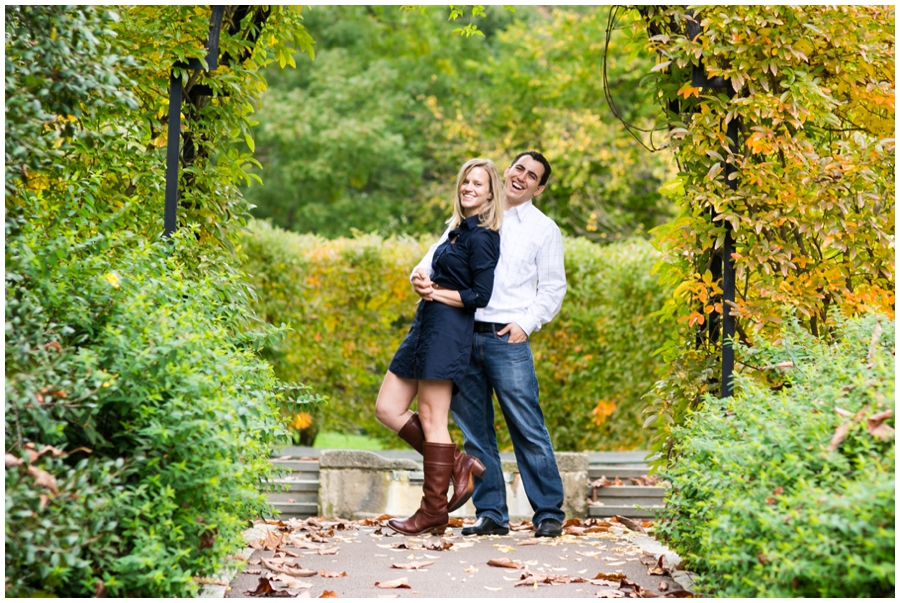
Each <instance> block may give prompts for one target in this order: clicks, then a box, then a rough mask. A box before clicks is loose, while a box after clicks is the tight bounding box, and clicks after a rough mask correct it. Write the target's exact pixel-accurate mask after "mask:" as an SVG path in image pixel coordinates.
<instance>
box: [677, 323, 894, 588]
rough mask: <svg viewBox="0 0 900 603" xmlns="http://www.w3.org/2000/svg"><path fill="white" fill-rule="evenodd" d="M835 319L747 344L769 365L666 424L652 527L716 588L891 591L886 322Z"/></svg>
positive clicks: (890, 376)
mask: <svg viewBox="0 0 900 603" xmlns="http://www.w3.org/2000/svg"><path fill="white" fill-rule="evenodd" d="M836 320H837V325H836V333H838V335H836V340H835V341H833V342H823V341H818V340H816V339H814V338H813V337H812V336H811V335H809V334H808V333H806V332H805V331H804V330H803V329H801V328H800V327H799V326H798V325H797V324H793V325H789V326H788V327H787V328H785V330H784V332H783V335H782V338H781V341H780V342H779V343H778V344H777V345H764V346H761V347H760V348H759V349H750V350H745V353H747V354H748V357H747V364H748V365H750V366H752V367H756V368H757V369H764V370H758V371H755V370H748V369H745V370H744V371H743V372H742V373H740V374H738V376H737V378H736V391H737V394H736V395H735V396H734V398H732V399H730V400H728V401H727V402H725V401H721V400H717V399H711V398H707V399H706V401H705V408H704V409H703V410H700V411H698V412H695V413H694V414H693V415H692V416H691V417H690V419H689V420H688V422H687V424H686V425H684V426H681V427H676V428H675V429H674V433H673V435H674V437H675V441H676V442H677V444H676V449H675V450H676V453H677V455H678V456H677V458H676V459H675V460H674V463H673V464H672V465H671V466H670V467H669V468H668V469H666V470H665V472H664V473H665V477H667V478H668V479H670V480H671V482H672V485H673V487H672V488H671V489H670V491H669V494H668V495H667V497H666V510H665V513H664V515H663V518H664V519H665V520H666V521H663V522H662V523H661V524H660V527H659V534H660V535H662V536H663V537H665V538H666V539H667V540H668V542H669V544H670V545H671V546H672V547H673V548H674V549H675V550H677V551H679V553H681V554H682V555H683V557H684V558H685V560H686V561H687V563H688V565H689V567H690V568H691V569H694V570H695V571H697V572H699V573H700V574H701V577H702V581H701V585H702V586H703V588H704V589H705V590H706V592H708V593H710V594H713V595H715V596H724V597H840V598H843V597H893V596H894V586H895V584H894V569H895V565H894V517H895V516H894V485H895V482H894V435H893V430H892V428H891V427H882V428H881V429H883V430H884V431H885V432H886V433H885V435H886V439H881V438H879V437H876V436H875V435H873V434H872V433H870V429H869V428H870V427H871V428H874V427H875V426H876V424H877V422H878V421H877V420H876V421H874V422H872V425H869V419H870V418H871V417H873V416H874V415H876V414H878V413H880V412H884V411H888V410H889V411H891V413H892V412H893V408H894V354H895V347H894V346H895V344H894V324H893V322H892V321H891V320H890V319H888V318H886V317H884V316H881V315H867V316H863V317H858V318H852V319H843V318H841V317H837V319H836ZM876 331H877V332H876ZM786 364H793V365H794V367H793V368H769V367H776V366H777V365H781V366H782V367H783V366H785V365H786ZM886 424H889V425H890V426H893V424H894V419H893V417H892V414H891V418H889V419H888V420H887V422H886ZM842 426H845V427H842ZM844 429H846V435H845V437H844V439H843V440H842V441H839V440H836V439H835V434H836V433H839V432H841V431H843V430H844ZM838 442H839V443H838Z"/></svg>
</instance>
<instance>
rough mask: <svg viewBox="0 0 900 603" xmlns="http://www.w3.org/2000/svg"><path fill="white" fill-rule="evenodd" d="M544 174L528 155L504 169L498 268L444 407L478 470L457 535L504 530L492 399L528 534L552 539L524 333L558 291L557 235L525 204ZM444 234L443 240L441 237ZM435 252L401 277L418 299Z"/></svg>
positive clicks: (542, 164)
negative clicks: (527, 509) (521, 494)
mask: <svg viewBox="0 0 900 603" xmlns="http://www.w3.org/2000/svg"><path fill="white" fill-rule="evenodd" d="M549 177H550V164H549V162H548V161H547V159H546V158H544V156H543V155H541V154H540V153H538V152H536V151H527V152H524V153H520V154H519V155H518V156H517V157H516V158H515V160H514V161H513V163H512V165H511V166H510V167H509V168H507V170H506V172H504V178H505V179H506V184H505V190H506V211H504V214H503V226H502V227H501V230H500V261H499V262H498V264H497V267H496V269H495V271H494V288H493V293H492V294H491V299H490V302H489V303H488V305H487V306H486V307H485V308H482V309H479V310H476V312H475V341H474V345H473V347H472V357H471V361H470V363H469V369H468V372H467V374H466V376H465V378H464V380H463V382H462V383H461V384H460V388H459V392H458V393H457V394H456V395H455V396H453V401H452V403H451V406H450V410H451V412H452V413H453V418H454V419H455V420H456V423H457V425H459V427H460V429H462V432H463V435H464V436H465V439H466V442H465V449H466V452H467V453H468V454H471V455H472V456H474V457H476V458H478V460H480V461H481V462H482V463H483V464H484V466H485V468H486V471H485V473H484V475H483V476H482V478H481V479H480V480H477V481H476V483H475V491H474V494H473V496H472V502H473V503H474V505H475V510H476V514H477V516H478V519H477V521H476V522H475V524H474V525H472V526H469V527H466V528H464V529H463V531H462V533H463V535H464V536H468V535H473V534H474V535H489V534H499V535H503V534H507V533H509V511H508V509H507V506H506V484H505V482H504V479H503V471H502V469H501V465H500V454H499V452H498V449H497V437H496V434H495V433H494V405H493V393H496V394H497V400H498V401H499V403H500V409H501V410H502V412H503V416H504V418H505V419H506V425H507V427H508V428H509V434H510V438H511V439H512V443H513V448H514V450H515V454H516V462H517V463H518V466H519V474H520V475H521V478H522V483H523V485H524V486H525V494H526V495H527V496H528V502H529V503H531V507H532V509H533V510H534V515H533V516H532V523H533V524H534V525H535V527H536V530H535V536H539V537H553V536H559V535H560V534H561V533H562V522H563V520H564V519H565V512H563V511H562V503H563V487H562V478H561V477H560V475H559V469H558V467H557V466H556V456H555V455H554V453H553V446H552V444H551V443H550V435H549V433H548V432H547V428H546V427H545V426H544V413H543V412H542V410H541V405H540V401H539V391H538V383H537V377H536V375H535V371H534V358H533V357H532V355H531V347H530V346H529V343H528V336H529V335H530V334H531V333H533V332H534V331H536V330H538V329H540V328H541V326H542V325H544V324H546V323H548V322H550V320H551V319H552V318H553V317H554V316H556V314H557V312H559V309H560V307H561V305H562V300H563V297H564V296H565V294H566V272H565V266H564V264H563V245H562V235H561V234H560V231H559V227H558V226H557V225H556V224H555V223H554V222H553V220H551V219H550V218H548V217H547V216H545V215H544V214H543V212H541V211H540V210H539V209H538V208H536V207H535V206H534V204H533V203H532V199H533V198H534V197H536V196H537V195H539V194H541V192H543V190H544V187H545V186H546V184H547V179H548V178H549ZM445 236H446V233H445ZM436 247H437V246H436V245H435V246H434V247H432V249H431V250H430V251H429V253H428V254H427V255H426V256H425V258H424V259H423V260H422V262H420V263H419V265H418V266H416V268H415V270H414V271H413V274H412V276H411V280H412V283H413V287H414V288H415V290H416V293H418V294H419V295H420V296H422V297H423V298H427V297H428V296H429V295H430V294H431V292H432V290H433V289H432V284H431V279H430V275H431V259H432V253H433V250H434V249H435V248H436Z"/></svg>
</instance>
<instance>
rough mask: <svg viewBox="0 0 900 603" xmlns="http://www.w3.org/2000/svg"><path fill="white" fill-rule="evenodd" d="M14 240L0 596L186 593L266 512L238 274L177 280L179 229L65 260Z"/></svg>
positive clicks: (47, 248)
mask: <svg viewBox="0 0 900 603" xmlns="http://www.w3.org/2000/svg"><path fill="white" fill-rule="evenodd" d="M16 234H17V236H16V237H14V239H13V242H12V243H9V242H8V249H7V252H8V256H7V286H8V288H7V294H8V296H7V316H6V320H7V322H6V324H7V330H6V345H7V348H6V349H7V354H6V370H7V382H6V451H7V465H8V467H7V471H6V514H7V523H6V573H7V576H8V577H14V579H13V580H11V582H10V583H9V584H8V585H7V595H8V596H27V595H30V594H37V593H45V594H46V593H55V594H60V595H62V594H64V595H66V596H85V595H91V594H94V592H95V588H96V585H97V584H98V583H102V584H103V587H104V588H105V589H106V593H107V594H109V595H113V596H125V595H127V596H177V595H181V596H183V595H187V594H191V593H193V592H195V588H196V586H195V584H194V582H193V580H192V577H194V576H208V575H212V574H213V573H215V572H216V571H217V570H219V569H220V568H221V567H222V563H223V561H222V560H223V558H224V557H225V556H226V555H228V554H229V553H232V552H233V551H234V550H236V548H238V547H240V546H241V542H242V541H241V536H240V531H241V529H242V528H243V527H244V525H245V522H246V520H247V519H248V518H250V517H253V516H256V515H258V514H260V513H264V512H266V511H267V508H268V507H267V503H266V498H265V496H264V495H263V494H261V493H260V485H261V483H263V482H264V481H265V480H266V479H267V477H268V475H269V473H270V466H269V463H268V457H269V455H270V451H271V449H272V448H273V447H274V446H276V445H277V444H278V440H279V436H282V437H283V435H284V433H285V432H284V429H283V427H282V426H281V421H280V418H279V408H278V404H277V400H276V395H275V394H273V391H274V390H276V389H277V387H278V384H277V382H276V379H275V376H274V374H273V372H272V369H271V367H270V366H269V365H268V364H267V363H266V362H264V361H262V360H261V359H260V358H259V357H258V355H257V354H256V348H257V347H258V345H259V344H260V343H261V342H260V341H259V338H260V336H254V335H251V334H247V333H245V332H244V329H245V325H244V324H243V323H244V320H245V319H244V317H243V314H242V312H241V309H242V308H243V306H242V305H241V304H240V303H235V302H236V300H235V298H234V295H233V293H232V291H234V290H235V289H236V288H237V283H236V282H235V281H236V277H231V279H230V280H229V278H227V277H225V276H224V275H222V274H218V275H215V276H216V278H213V277H212V276H207V277H206V278H203V277H201V278H194V279H188V278H185V272H186V269H187V268H188V266H190V264H192V263H193V260H191V259H190V258H191V256H193V254H194V253H196V251H197V249H196V247H197V244H196V243H195V242H192V239H193V235H192V233H189V232H185V233H184V234H183V235H179V236H178V237H177V240H176V242H175V244H174V246H171V247H170V246H169V245H167V244H165V243H159V244H157V245H152V246H146V247H144V248H143V249H128V248H122V249H119V248H117V246H116V245H115V244H110V243H111V241H110V240H109V239H108V238H107V239H103V240H101V241H98V242H97V243H96V244H97V245H101V246H102V245H103V244H109V247H108V248H107V250H106V251H107V253H105V254H97V253H84V254H78V253H74V254H72V257H69V258H66V259H64V260H60V259H58V258H56V254H55V250H54V249H53V247H52V246H51V245H42V246H41V247H31V246H30V245H29V243H31V242H33V241H34V238H33V237H34V236H35V235H34V234H33V230H32V233H27V232H26V233H16ZM129 242H130V241H129ZM196 272H197V271H196V268H195V269H194V273H195V274H196ZM11 282H13V283H17V284H18V286H15V287H10V286H9V285H10V283H11ZM281 443H283V440H282V441H281ZM46 446H51V447H53V450H49V451H48V452H46V453H44V454H43V455H40V456H39V457H38V458H35V459H34V460H33V461H32V460H31V457H32V456H33V455H34V454H35V452H39V451H40V450H42V449H44V448H45V447H46ZM54 452H56V454H54ZM10 454H11V455H12V459H11V457H10ZM15 459H18V461H16V460H15ZM11 460H12V463H13V466H9V465H10V462H11ZM18 462H21V464H18ZM45 472H46V473H45ZM41 476H44V477H43V480H42V479H41ZM53 482H55V484H54V483H53Z"/></svg>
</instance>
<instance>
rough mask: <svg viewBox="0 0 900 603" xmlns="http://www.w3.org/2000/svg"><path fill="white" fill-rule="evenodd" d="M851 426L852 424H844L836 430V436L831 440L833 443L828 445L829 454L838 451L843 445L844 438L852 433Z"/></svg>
mask: <svg viewBox="0 0 900 603" xmlns="http://www.w3.org/2000/svg"><path fill="white" fill-rule="evenodd" d="M850 425H851V424H850V423H844V424H843V425H841V426H840V427H838V428H837V429H835V430H834V436H833V437H832V438H831V443H830V444H828V452H834V451H835V450H837V448H838V446H840V445H841V442H843V441H844V438H846V437H847V432H849V431H850Z"/></svg>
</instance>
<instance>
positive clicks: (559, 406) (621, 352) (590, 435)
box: [243, 221, 668, 450]
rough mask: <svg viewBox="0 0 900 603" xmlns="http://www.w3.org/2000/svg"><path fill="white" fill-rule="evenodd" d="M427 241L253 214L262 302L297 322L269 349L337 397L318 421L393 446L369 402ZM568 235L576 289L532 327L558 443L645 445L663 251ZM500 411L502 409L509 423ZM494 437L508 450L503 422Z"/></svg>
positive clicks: (247, 246)
mask: <svg viewBox="0 0 900 603" xmlns="http://www.w3.org/2000/svg"><path fill="white" fill-rule="evenodd" d="M429 242H430V241H429ZM429 242H424V241H413V240H409V239H402V238H395V237H391V238H387V239H385V238H381V237H379V236H376V235H360V236H357V237H356V238H353V239H336V240H325V239H322V238H317V237H315V236H312V235H297V234H294V233H289V232H286V231H283V230H281V229H279V228H275V227H272V226H271V225H269V224H268V223H266V222H261V221H256V222H252V223H251V225H250V228H249V234H248V235H247V236H246V238H245V239H244V241H243V251H244V252H245V253H246V255H247V257H248V261H247V263H246V264H245V266H244V269H245V271H246V272H247V273H248V274H249V275H251V277H252V279H253V281H254V285H255V286H256V288H257V290H258V291H259V305H258V307H257V312H258V314H259V315H260V316H264V317H265V318H266V320H267V321H269V322H270V323H272V324H276V325H278V324H281V323H286V324H289V325H290V326H291V327H292V329H293V330H292V332H291V333H290V334H289V336H288V337H286V338H285V339H284V340H282V341H281V342H279V343H278V344H276V345H274V346H273V347H272V348H271V349H269V350H268V351H267V354H268V356H267V357H268V358H269V359H270V360H271V361H272V363H273V365H274V366H275V371H276V373H277V374H278V375H279V377H281V378H284V379H292V380H299V381H302V382H304V383H307V384H309V385H311V386H312V387H314V389H315V390H316V391H317V392H320V393H323V394H325V395H327V396H328V397H329V398H330V399H331V400H332V403H331V404H328V405H325V406H323V407H322V408H321V409H320V411H319V412H318V414H317V415H316V422H317V425H318V427H319V428H321V429H323V430H326V431H337V432H341V433H354V432H355V433H364V434H368V435H373V436H376V437H378V438H380V439H382V440H384V441H385V442H386V443H387V444H388V445H397V440H396V437H395V436H394V435H393V433H392V432H390V430H388V429H386V428H384V427H383V426H382V425H381V424H380V423H378V421H377V420H376V419H375V415H374V411H373V409H374V403H375V398H376V397H377V395H378V388H379V386H380V384H381V380H382V378H383V377H384V374H385V372H386V371H387V367H388V365H389V363H390V361H391V358H392V356H393V354H394V352H395V351H396V349H397V346H398V345H399V344H400V342H401V341H402V340H403V337H404V336H405V335H406V333H407V331H408V330H409V324H410V322H411V321H412V318H413V315H414V313H415V310H416V301H417V299H418V297H417V296H416V295H415V293H414V292H413V290H412V286H411V285H410V283H409V273H410V272H411V271H412V268H413V266H415V265H416V264H417V263H418V262H419V260H420V259H421V258H422V256H423V255H424V253H425V252H426V251H427V249H428V243H429ZM565 245H566V267H567V278H568V285H569V289H568V293H567V295H566V299H565V301H564V302H563V306H562V311H561V312H560V314H559V315H558V316H557V317H556V318H555V319H554V320H553V321H552V322H550V323H549V324H548V325H545V326H544V328H543V329H541V330H540V331H538V332H536V333H534V334H533V336H532V348H533V350H534V354H535V362H536V366H537V372H538V379H539V381H540V384H541V397H542V401H543V407H544V413H545V416H546V421H547V425H548V426H550V435H551V437H552V438H553V442H554V445H555V446H556V448H557V449H560V450H580V449H631V448H635V447H639V446H642V445H644V443H645V441H646V439H645V435H644V432H643V431H642V429H641V417H640V412H641V410H642V408H643V403H642V401H641V396H642V395H643V394H644V393H645V392H646V391H648V390H649V389H650V388H651V387H652V385H653V382H654V381H655V380H656V379H657V378H658V377H659V375H660V374H661V371H662V365H661V361H660V360H659V359H658V358H654V357H653V356H652V351H653V350H655V349H657V348H658V347H660V346H661V345H662V343H663V341H664V340H665V338H666V336H667V332H668V329H667V328H666V327H664V326H660V325H659V324H658V323H657V321H656V319H654V318H651V316H650V314H651V313H652V311H653V310H655V309H656V308H658V307H659V306H660V305H661V304H662V303H663V292H662V290H661V288H660V287H659V285H658V284H657V283H656V278H655V277H654V276H653V275H651V268H652V265H653V262H654V261H655V259H656V253H655V252H654V251H653V250H652V249H651V248H650V246H649V245H648V244H647V243H646V242H643V241H629V242H624V243H617V244H614V245H609V246H606V247H602V246H599V245H596V244H593V243H590V242H589V241H586V240H582V239H567V240H566V241H565ZM501 416H502V415H501V414H500V413H499V410H498V412H497V417H498V421H499V422H500V424H501V425H502V419H499V417H501ZM457 435H458V434H457ZM498 438H499V442H500V446H501V447H503V448H506V449H509V447H510V446H511V444H510V442H509V435H508V432H507V431H506V429H500V430H499V431H498Z"/></svg>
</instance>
